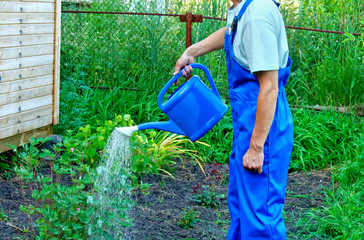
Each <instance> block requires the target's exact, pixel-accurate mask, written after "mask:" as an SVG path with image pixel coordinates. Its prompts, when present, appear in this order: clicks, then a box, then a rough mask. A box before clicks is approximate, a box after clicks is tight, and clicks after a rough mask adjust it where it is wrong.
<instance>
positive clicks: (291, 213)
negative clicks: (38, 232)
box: [0, 163, 332, 240]
mask: <svg viewBox="0 0 364 240" xmlns="http://www.w3.org/2000/svg"><path fill="white" fill-rule="evenodd" d="M204 169H205V172H206V176H205V175H204V174H203V172H202V171H201V169H200V168H199V166H198V165H194V164H190V163H186V164H185V166H184V167H183V166H182V164H181V163H178V164H177V167H176V169H175V171H174V174H173V176H174V179H172V178H170V177H164V176H161V175H148V176H145V177H143V178H142V179H141V180H140V183H143V184H149V187H147V188H143V191H142V190H141V189H139V190H136V191H135V192H134V193H133V199H134V200H135V202H136V205H135V207H134V208H133V210H132V214H131V215H132V218H134V219H135V220H134V226H133V227H132V228H131V229H130V230H129V232H130V233H129V235H130V236H132V237H131V239H138V240H139V239H151V240H152V239H155V240H157V239H163V240H165V239H225V237H226V233H227V231H228V227H229V211H228V206H227V197H226V194H227V189H228V184H227V181H225V180H226V179H227V177H228V169H227V167H226V165H206V166H204ZM214 169H215V170H216V171H217V173H218V174H219V176H220V174H221V181H220V183H219V184H217V185H216V186H215V191H216V192H217V193H220V194H224V196H223V197H221V198H217V200H216V202H218V203H219V206H218V207H217V208H208V207H205V206H201V205H198V204H197V203H196V202H195V201H192V200H191V199H192V198H193V197H194V190H195V191H196V189H197V188H196V186H197V184H199V185H206V186H207V185H209V184H210V183H211V181H212V179H211V177H210V174H209V171H210V172H211V171H212V170H214ZM331 184H332V182H331V172H330V171H329V170H316V171H310V172H292V173H290V174H289V175H288V183H287V193H286V205H285V210H284V218H285V222H286V227H287V232H288V238H289V239H298V236H297V233H298V232H299V230H300V229H298V228H297V226H296V222H297V219H298V218H299V217H300V216H301V215H302V214H303V213H304V212H306V211H307V210H308V209H311V208H317V207H319V206H321V205H322V204H323V198H324V193H323V191H322V190H323V188H324V187H326V188H329V187H330V186H331ZM25 194H26V197H27V199H28V200H30V201H31V199H30V196H29V193H28V192H26V193H25ZM21 204H24V199H23V196H22V192H21V190H20V188H19V184H18V182H17V181H16V179H10V180H6V181H5V180H1V181H0V205H1V207H2V208H3V212H4V213H5V214H6V215H7V216H8V219H9V221H8V222H10V223H11V225H12V226H10V225H9V224H6V222H5V221H0V239H14V238H21V239H27V238H30V237H31V234H30V233H23V232H21V231H20V230H21V229H27V228H28V229H29V220H28V218H27V216H26V215H25V214H24V213H22V212H20V210H19V206H20V205H21ZM188 211H190V213H191V211H192V212H193V213H197V215H196V216H197V217H196V220H197V221H196V223H195V224H194V225H193V224H192V226H191V227H190V228H188V229H185V228H184V227H182V226H180V225H181V224H178V222H179V221H180V219H181V216H186V213H187V212H188Z"/></svg>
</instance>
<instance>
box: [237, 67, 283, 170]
mask: <svg viewBox="0 0 364 240" xmlns="http://www.w3.org/2000/svg"><path fill="white" fill-rule="evenodd" d="M257 78H258V81H259V85H260V90H259V95H258V101H257V112H256V119H255V125H254V129H253V134H252V137H251V139H250V148H249V150H248V151H247V152H246V154H245V155H244V157H243V166H244V169H245V170H252V171H256V172H258V173H261V172H262V167H263V161H264V154H263V149H264V142H265V140H266V139H267V136H268V133H269V130H270V128H271V126H272V122H273V118H274V113H275V110H276V105H277V95H278V70H274V71H261V72H257Z"/></svg>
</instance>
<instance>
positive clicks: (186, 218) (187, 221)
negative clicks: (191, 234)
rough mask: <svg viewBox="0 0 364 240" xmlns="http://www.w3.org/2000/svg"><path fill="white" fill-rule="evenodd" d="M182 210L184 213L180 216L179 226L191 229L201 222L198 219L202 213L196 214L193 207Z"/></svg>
mask: <svg viewBox="0 0 364 240" xmlns="http://www.w3.org/2000/svg"><path fill="white" fill-rule="evenodd" d="M182 210H183V213H182V214H180V216H179V221H178V226H181V227H183V228H184V229H189V228H191V227H193V226H194V225H196V223H197V221H199V219H198V217H199V215H200V212H196V211H195V210H193V208H191V207H188V208H184V209H182Z"/></svg>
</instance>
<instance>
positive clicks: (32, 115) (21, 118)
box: [0, 105, 53, 128]
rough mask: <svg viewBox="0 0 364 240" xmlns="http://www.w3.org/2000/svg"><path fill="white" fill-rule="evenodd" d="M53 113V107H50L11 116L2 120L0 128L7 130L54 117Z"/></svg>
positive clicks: (0, 119)
mask: <svg viewBox="0 0 364 240" xmlns="http://www.w3.org/2000/svg"><path fill="white" fill-rule="evenodd" d="M52 111H53V106H52V105H48V106H45V107H41V108H37V109H33V110H30V111H26V112H22V113H16V114H13V115H10V116H6V117H2V118H0V128H5V127H9V126H12V125H16V124H19V123H23V122H27V121H31V120H34V119H38V118H42V117H45V116H49V115H52Z"/></svg>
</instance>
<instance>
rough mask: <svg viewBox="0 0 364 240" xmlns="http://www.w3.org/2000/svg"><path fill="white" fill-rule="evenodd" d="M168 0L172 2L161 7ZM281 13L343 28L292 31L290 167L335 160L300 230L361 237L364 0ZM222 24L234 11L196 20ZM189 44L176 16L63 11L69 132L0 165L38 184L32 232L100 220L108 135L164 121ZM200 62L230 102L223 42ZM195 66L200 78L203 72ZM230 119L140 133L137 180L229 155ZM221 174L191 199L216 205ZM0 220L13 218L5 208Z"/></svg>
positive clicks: (309, 235)
mask: <svg viewBox="0 0 364 240" xmlns="http://www.w3.org/2000/svg"><path fill="white" fill-rule="evenodd" d="M125 2H126V3H125ZM147 2H148V4H147ZM160 2H163V5H158V3H160ZM155 4H157V5H155ZM226 9H227V2H226V1H223V0H215V1H210V0H200V1H198V0H194V1H193V0H192V1H188V2H187V1H182V0H175V1H172V0H171V1H109V2H107V1H100V2H99V3H93V4H90V5H79V4H68V5H64V6H63V10H83V11H133V12H156V11H157V12H163V13H184V12H185V11H191V12H193V14H202V15H204V16H213V17H222V18H224V17H226ZM281 12H282V15H283V17H284V20H285V23H286V25H287V26H298V27H305V28H315V29H326V30H335V31H342V32H344V34H342V35H339V34H332V33H323V32H312V31H303V30H295V29H290V28H288V29H287V34H288V40H289V46H290V56H291V58H292V60H293V67H292V74H291V77H290V80H289V82H288V85H287V95H288V99H289V102H290V104H291V105H295V107H294V108H292V115H293V119H294V126H295V137H294V150H293V155H292V160H291V164H290V171H309V170H313V169H328V168H329V169H331V170H332V172H333V177H332V187H331V188H328V189H326V191H325V205H324V206H323V207H319V208H317V209H313V210H310V211H308V212H307V213H305V214H303V215H302V216H300V219H299V221H297V226H299V228H300V229H301V231H300V232H299V233H298V234H299V238H300V239H314V238H315V239H360V236H362V235H363V232H364V221H363V216H362V214H363V212H364V207H363V204H362V203H363V201H364V196H363V195H364V189H363V186H364V185H363V181H364V170H363V169H364V159H363V157H364V156H363V155H364V136H363V130H364V123H363V118H362V117H361V116H359V115H358V114H357V113H359V112H360V111H361V112H362V111H363V102H364V99H363V98H364V95H363V92H364V81H363V79H364V72H363V68H364V64H363V63H364V60H363V56H364V44H363V42H364V34H363V33H362V32H363V25H364V19H363V16H362V12H363V6H362V2H361V1H360V0H336V1H330V0H301V1H299V4H297V3H296V1H293V0H291V1H290V0H288V1H284V4H283V5H282V6H281ZM224 25H225V21H222V20H210V19H204V20H203V22H202V23H198V24H197V23H194V24H193V33H192V34H193V39H192V40H193V42H196V41H199V40H201V39H203V38H204V37H206V36H208V35H209V34H210V33H212V32H213V31H214V30H215V29H218V28H220V27H222V26H224ZM351 33H360V34H361V35H360V36H354V35H352V34H351ZM184 48H185V24H184V23H180V22H179V18H177V17H162V16H139V15H107V14H106V15H104V14H85V13H83V14H80V13H79V14H74V13H64V14H62V44H61V91H60V116H61V117H60V124H59V125H57V126H55V129H54V130H55V132H56V133H58V134H61V135H63V136H64V141H63V143H62V144H60V145H58V146H56V148H55V150H56V151H55V153H52V152H50V151H41V150H38V149H37V148H35V146H37V145H39V144H41V143H42V142H44V141H45V140H41V139H39V140H32V142H31V143H30V144H29V145H26V146H24V147H23V148H21V149H18V150H16V153H14V154H13V157H12V158H10V157H8V156H1V158H2V160H3V161H2V162H1V163H0V166H1V168H2V171H3V176H5V177H10V176H11V175H12V174H13V175H14V174H15V175H16V176H17V177H18V179H19V181H20V185H21V186H22V189H23V191H26V190H24V189H28V188H30V189H31V191H32V197H33V201H34V203H33V204H30V203H29V202H28V201H26V200H25V203H24V206H23V207H21V210H22V211H24V212H26V213H27V214H29V215H34V214H35V215H36V216H38V218H37V220H35V221H36V225H35V226H36V231H35V232H36V233H37V234H39V236H40V237H44V238H53V237H57V236H58V237H60V236H61V237H66V236H67V237H70V238H74V239H75V238H83V237H85V236H86V235H87V232H85V231H84V229H85V226H88V225H89V224H91V223H90V222H88V216H90V215H91V214H92V213H91V212H90V210H89V209H87V208H86V205H87V196H89V194H90V192H92V191H93V188H92V176H94V174H95V172H96V170H95V169H96V166H97V165H98V163H99V160H100V158H101V155H102V151H103V148H104V147H105V144H106V141H107V138H108V136H109V135H110V134H111V132H112V130H113V129H114V127H115V126H120V125H124V126H126V125H132V124H139V123H143V122H150V121H164V120H167V118H166V116H165V115H164V114H163V113H162V112H161V111H160V110H159V107H158V105H157V101H156V99H157V94H158V92H159V90H160V89H161V87H162V86H163V85H164V84H165V83H166V81H167V80H169V79H170V78H171V76H172V73H173V70H174V64H175V62H176V60H177V59H178V57H179V55H180V54H181V53H182V52H183V50H184ZM198 62H200V63H202V64H204V65H206V66H207V67H208V68H209V69H210V70H211V73H212V76H213V78H214V80H215V81H216V83H217V86H218V89H219V92H220V94H221V95H222V97H223V100H224V101H225V102H226V103H227V104H229V99H228V93H227V80H226V79H227V72H226V67H225V57H224V52H223V51H217V52H214V53H212V54H210V55H207V56H204V57H201V58H200V59H198ZM195 74H197V75H200V76H201V77H202V78H203V73H202V72H199V71H195ZM174 89H175V87H173V88H172V89H171V90H170V91H169V92H170V93H171V92H172V91H173V90H174ZM308 105H310V106H314V105H319V106H327V107H329V109H328V110H327V111H322V112H315V111H312V110H309V109H306V108H305V106H308ZM330 107H332V108H331V109H330ZM334 107H346V108H347V110H348V112H347V113H339V112H337V111H336V110H335V109H334ZM231 122H232V119H231V112H230V111H229V112H228V113H227V114H226V115H225V117H224V118H223V119H222V120H221V121H220V122H219V123H218V124H217V125H216V126H215V127H214V128H213V129H212V130H211V131H210V132H209V133H208V134H207V135H206V136H204V137H203V138H202V139H201V141H202V142H203V143H204V144H199V143H196V144H192V143H191V142H189V141H188V140H186V139H185V138H182V137H180V136H177V135H168V134H166V133H162V132H155V131H145V132H141V133H138V134H135V135H134V136H133V138H132V144H133V156H132V166H131V169H132V172H133V174H132V179H133V189H135V190H141V191H145V190H148V185H145V184H143V182H141V181H140V178H141V176H145V175H148V174H151V173H153V174H167V175H169V176H171V177H173V171H174V170H173V166H174V165H175V164H176V161H177V160H176V159H175V158H174V157H180V158H182V159H184V158H186V157H187V158H189V159H195V160H196V161H197V162H198V163H201V162H206V163H213V162H215V163H214V164H227V163H228V159H229V154H230V150H231V146H232V138H233V136H232V124H231ZM14 152H15V149H14ZM60 153H62V154H60ZM58 155H60V156H61V157H59V158H57V157H56V156H58ZM44 157H48V158H49V159H51V161H50V162H49V163H47V166H48V167H50V168H51V169H52V170H51V172H53V173H54V174H55V177H56V178H55V179H56V180H53V176H52V177H49V176H45V175H44V174H43V175H42V173H41V172H40V171H39V169H40V167H41V166H42V164H43V163H41V159H43V158H44ZM182 162H183V161H182ZM197 162H196V163H197ZM57 176H58V178H57ZM65 176H70V177H71V180H70V181H69V182H68V183H67V184H68V185H62V184H61V179H62V178H64V177H65ZM76 176H77V177H76ZM79 176H83V177H82V178H79ZM212 176H214V175H212ZM219 178H221V176H219V175H216V176H215V178H213V177H212V178H211V184H210V185H205V186H200V187H198V188H196V194H195V196H194V201H195V202H197V203H198V204H200V205H202V206H206V207H212V208H214V207H217V205H218V204H219V200H218V199H219V197H220V195H219V194H218V193H217V192H216V191H215V190H214V186H215V185H214V184H216V181H220V180H221V179H219ZM34 185H35V186H36V187H35V188H33V187H34ZM60 194H63V195H62V201H60ZM198 218H199V212H197V211H195V210H194V209H192V208H185V209H184V212H183V214H182V215H181V216H180V219H179V222H178V224H179V225H180V226H181V227H183V228H185V229H189V228H191V227H193V226H194V225H195V224H196V222H198ZM0 221H10V220H9V218H8V217H7V215H6V214H4V213H3V212H2V211H0ZM92 224H94V225H95V226H96V225H97V223H92ZM29 231H32V230H31V229H29Z"/></svg>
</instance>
